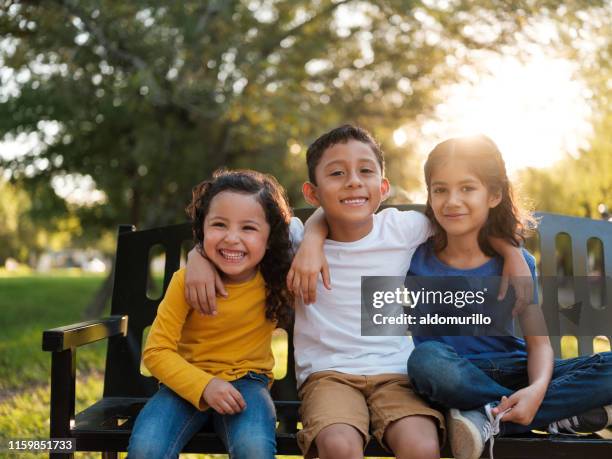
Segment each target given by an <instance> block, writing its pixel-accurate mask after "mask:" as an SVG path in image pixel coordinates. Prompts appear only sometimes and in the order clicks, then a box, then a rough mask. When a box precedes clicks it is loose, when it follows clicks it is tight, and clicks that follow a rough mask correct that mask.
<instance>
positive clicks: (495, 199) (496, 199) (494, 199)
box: [489, 191, 502, 209]
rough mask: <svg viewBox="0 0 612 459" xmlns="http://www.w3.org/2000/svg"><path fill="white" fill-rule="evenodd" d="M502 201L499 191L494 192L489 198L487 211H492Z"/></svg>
mask: <svg viewBox="0 0 612 459" xmlns="http://www.w3.org/2000/svg"><path fill="white" fill-rule="evenodd" d="M501 200H502V194H501V191H495V192H493V193H491V194H490V196H489V209H494V208H495V207H497V206H498V205H499V203H500V202H501Z"/></svg>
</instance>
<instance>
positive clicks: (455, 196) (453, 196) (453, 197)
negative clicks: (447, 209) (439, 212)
mask: <svg viewBox="0 0 612 459" xmlns="http://www.w3.org/2000/svg"><path fill="white" fill-rule="evenodd" d="M460 202H461V197H460V196H459V193H457V192H456V191H451V192H450V193H449V194H448V201H447V202H446V204H447V205H451V206H455V205H459V204H460Z"/></svg>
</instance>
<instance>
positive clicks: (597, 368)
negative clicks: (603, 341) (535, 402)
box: [408, 341, 612, 435]
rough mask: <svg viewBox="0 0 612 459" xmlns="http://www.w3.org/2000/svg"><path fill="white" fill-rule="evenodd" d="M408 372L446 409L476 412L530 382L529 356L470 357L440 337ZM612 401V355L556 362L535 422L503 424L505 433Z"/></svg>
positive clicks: (420, 349)
mask: <svg viewBox="0 0 612 459" xmlns="http://www.w3.org/2000/svg"><path fill="white" fill-rule="evenodd" d="M408 375H409V376H410V378H411V380H412V384H413V386H414V388H415V390H416V391H417V393H419V394H420V395H421V396H423V397H424V398H426V399H427V400H429V401H430V402H431V403H433V404H436V405H440V406H441V407H444V408H458V409H460V410H472V409H477V408H481V407H483V406H484V405H486V404H487V403H491V402H499V401H500V400H501V398H502V396H504V395H505V396H510V395H511V394H512V393H514V392H516V391H517V390H519V389H521V388H523V387H526V386H528V385H529V378H528V374H527V359H526V358H524V357H517V358H501V359H495V360H489V359H467V358H465V357H463V356H460V355H458V354H457V353H456V352H455V350H454V349H453V348H452V347H451V346H449V345H447V344H444V343H441V342H438V341H426V342H424V343H422V344H420V345H419V346H417V347H416V348H415V350H414V351H413V352H412V355H411V356H410V359H409V360H408ZM611 403H612V353H611V352H604V353H601V354H594V355H590V356H583V357H577V358H574V359H566V360H561V359H557V360H555V362H554V369H553V375H552V379H551V381H550V384H549V386H548V390H547V391H546V395H545V396H544V400H543V402H542V405H540V409H539V410H538V412H537V414H536V416H535V418H534V419H533V422H532V423H531V424H529V425H527V426H523V425H520V424H516V423H513V422H503V421H502V423H501V424H500V426H501V430H500V433H501V434H502V435H511V434H518V433H524V432H528V431H530V430H532V429H542V428H543V429H544V430H546V427H547V426H548V425H549V424H550V423H551V422H554V421H558V420H560V419H565V418H567V417H570V416H576V415H578V414H581V413H584V412H585V411H588V410H590V409H592V408H596V407H599V406H605V405H609V404H611Z"/></svg>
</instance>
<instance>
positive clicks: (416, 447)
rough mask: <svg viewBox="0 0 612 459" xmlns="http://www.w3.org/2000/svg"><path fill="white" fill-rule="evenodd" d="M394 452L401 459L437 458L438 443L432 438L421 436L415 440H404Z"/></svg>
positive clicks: (438, 455)
mask: <svg viewBox="0 0 612 459" xmlns="http://www.w3.org/2000/svg"><path fill="white" fill-rule="evenodd" d="M394 454H395V455H396V456H397V457H398V458H401V459H439V458H440V445H439V444H438V441H437V440H436V439H433V438H421V439H419V440H417V441H405V442H403V443H402V444H401V445H400V450H399V451H394Z"/></svg>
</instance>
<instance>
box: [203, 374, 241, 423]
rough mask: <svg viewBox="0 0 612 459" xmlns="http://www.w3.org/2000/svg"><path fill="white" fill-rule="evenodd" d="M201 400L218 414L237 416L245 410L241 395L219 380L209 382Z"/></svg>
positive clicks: (214, 379)
mask: <svg viewBox="0 0 612 459" xmlns="http://www.w3.org/2000/svg"><path fill="white" fill-rule="evenodd" d="M202 398H203V399H204V401H205V402H206V404H208V406H210V407H211V408H212V409H213V410H215V411H216V412H217V413H219V414H237V413H240V412H241V411H242V410H244V409H245V408H246V403H245V401H244V399H243V398H242V394H240V392H238V390H236V388H235V387H234V386H232V385H231V384H230V383H228V382H227V381H224V380H222V379H219V378H213V379H211V380H210V382H209V383H208V385H207V386H206V389H204V393H202Z"/></svg>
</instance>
